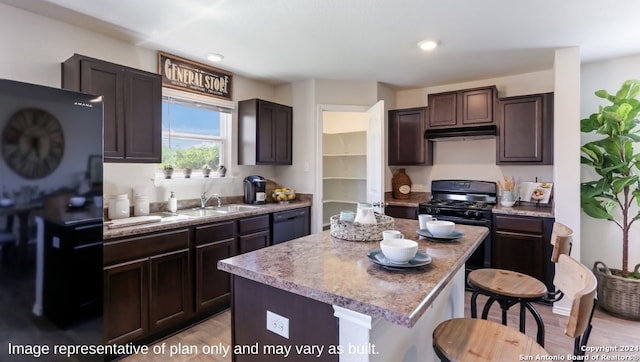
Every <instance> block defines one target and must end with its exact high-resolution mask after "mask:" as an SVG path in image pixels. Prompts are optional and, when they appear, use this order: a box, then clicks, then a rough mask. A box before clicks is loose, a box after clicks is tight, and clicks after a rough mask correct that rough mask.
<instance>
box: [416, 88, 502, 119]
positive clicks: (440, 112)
mask: <svg viewBox="0 0 640 362" xmlns="http://www.w3.org/2000/svg"><path fill="white" fill-rule="evenodd" d="M497 94H498V91H497V90H496V87H495V86H491V87H483V88H474V89H465V90H459V91H455V92H445V93H435V94H429V96H428V103H429V122H428V126H427V128H455V127H473V126H485V125H491V124H495V120H494V117H493V111H494V109H495V104H496V101H497V98H496V97H497Z"/></svg>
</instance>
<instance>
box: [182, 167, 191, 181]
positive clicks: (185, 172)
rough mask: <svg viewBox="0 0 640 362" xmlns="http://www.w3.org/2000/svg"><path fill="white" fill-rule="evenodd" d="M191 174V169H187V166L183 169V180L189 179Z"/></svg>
mask: <svg viewBox="0 0 640 362" xmlns="http://www.w3.org/2000/svg"><path fill="white" fill-rule="evenodd" d="M191 172H192V169H191V167H189V166H187V167H185V168H184V177H185V178H191Z"/></svg>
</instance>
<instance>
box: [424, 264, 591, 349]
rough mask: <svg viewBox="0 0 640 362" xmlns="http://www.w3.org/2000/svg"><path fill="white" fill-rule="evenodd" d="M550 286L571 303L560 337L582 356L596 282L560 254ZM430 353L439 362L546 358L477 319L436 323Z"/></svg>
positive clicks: (527, 340) (508, 331)
mask: <svg viewBox="0 0 640 362" xmlns="http://www.w3.org/2000/svg"><path fill="white" fill-rule="evenodd" d="M553 284H554V285H555V286H556V287H557V288H558V289H559V290H561V291H562V292H563V293H564V294H565V295H566V296H567V297H568V298H570V299H571V310H570V312H569V318H567V323H566V325H565V330H564V334H565V335H567V336H568V337H571V338H573V339H574V347H573V354H574V355H575V356H584V353H585V348H584V346H586V345H587V341H588V339H589V334H590V333H591V319H592V317H593V309H594V307H595V297H596V289H597V286H598V281H597V280H596V277H595V275H593V272H592V271H591V270H590V269H589V268H587V267H586V266H585V265H584V264H582V263H580V262H579V261H577V260H575V259H573V258H572V257H570V256H568V255H566V254H561V255H558V262H557V273H556V275H555V277H554V279H553ZM433 349H434V350H435V352H436V355H437V356H438V357H439V358H440V359H441V360H443V361H472V362H478V361H480V362H482V361H487V362H489V361H520V360H523V358H524V357H527V356H528V357H531V359H540V357H539V356H549V353H548V352H546V351H545V350H544V347H543V346H542V344H540V343H536V340H534V339H533V338H531V337H530V336H528V335H526V334H524V333H521V332H520V331H518V330H517V329H515V328H511V327H508V326H506V325H503V324H499V323H496V322H493V321H488V320H486V319H478V318H456V319H450V320H447V321H444V322H442V323H440V324H439V325H438V326H437V327H436V328H435V329H434V330H433ZM534 356H536V357H534ZM542 359H545V358H544V357H543V358H542ZM577 359H580V360H582V358H577Z"/></svg>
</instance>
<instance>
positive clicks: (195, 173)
mask: <svg viewBox="0 0 640 362" xmlns="http://www.w3.org/2000/svg"><path fill="white" fill-rule="evenodd" d="M209 98H210V97H205V96H199V95H193V94H190V93H185V92H180V91H175V90H173V89H167V88H165V89H164V90H163V97H162V164H160V165H158V175H157V176H159V177H162V176H160V174H162V172H163V169H164V168H165V167H167V166H169V165H170V166H172V167H173V169H174V173H173V176H172V177H173V178H183V177H185V176H186V171H187V170H189V169H190V170H191V172H192V174H191V177H192V178H196V177H202V173H203V168H205V166H208V167H209V168H210V169H211V177H215V176H217V172H216V170H218V168H219V167H220V166H221V165H227V164H228V162H227V160H228V158H227V156H228V155H230V152H229V149H230V145H229V139H230V136H229V131H230V127H231V112H232V111H233V109H234V107H233V105H232V104H231V102H228V101H222V100H215V99H209Z"/></svg>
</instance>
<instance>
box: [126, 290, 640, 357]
mask: <svg viewBox="0 0 640 362" xmlns="http://www.w3.org/2000/svg"><path fill="white" fill-rule="evenodd" d="M470 295H471V294H470V293H469V292H467V293H466V303H465V316H467V317H469V316H470V311H469V298H470ZM482 298H483V297H482V296H480V297H479V298H478V302H479V303H478V306H479V308H481V307H482V306H483V305H484V299H482ZM536 309H537V310H538V311H539V312H540V314H541V316H542V320H543V321H544V323H545V329H546V334H545V339H546V340H545V349H546V350H547V351H548V352H549V353H550V354H552V355H562V356H565V357H566V355H567V354H570V353H571V352H572V351H573V339H571V338H569V337H567V336H565V335H564V325H565V324H566V321H567V319H566V317H564V316H560V315H557V314H553V313H552V311H551V307H550V306H547V305H542V304H536ZM499 311H500V309H499V307H498V306H497V305H495V306H494V307H493V308H492V311H491V314H490V315H489V319H492V320H496V321H500V313H499ZM517 311H518V308H517V307H514V309H513V310H512V311H511V312H510V313H509V317H508V322H507V323H508V324H509V325H510V326H513V327H514V328H517V326H518V320H517V318H518V313H517ZM527 327H528V328H527V334H528V335H531V336H532V337H533V338H535V333H536V331H535V322H534V321H533V318H531V317H528V318H527ZM162 343H165V346H167V347H166V348H167V353H166V354H165V357H166V359H167V360H168V359H169V358H170V357H169V354H168V353H169V351H168V348H169V346H178V345H182V346H192V345H194V346H197V348H198V350H199V351H202V348H203V347H204V346H205V345H208V346H220V345H222V346H226V347H228V346H229V345H230V343H231V313H230V312H229V311H225V312H223V313H220V314H218V315H216V316H213V317H211V318H209V319H207V320H205V321H203V322H202V323H199V324H198V325H195V326H193V327H191V328H189V329H187V330H184V331H182V332H180V333H178V334H175V335H173V336H171V337H168V338H167V339H165V340H162V341H159V342H158V343H157V344H156V345H155V346H156V348H160V347H161V345H162ZM587 345H588V346H593V347H611V346H635V347H639V346H640V322H634V321H628V320H624V319H618V318H615V317H612V316H610V315H609V314H606V313H604V312H602V311H601V310H597V309H596V311H595V314H594V317H593V330H592V332H591V337H590V338H589V343H588V344H587ZM151 348H152V347H150V350H151ZM185 352H187V351H185ZM597 354H598V355H599V356H601V355H606V356H611V353H610V354H607V353H597ZM615 354H620V355H634V356H640V353H633V354H629V353H626V354H625V353H615ZM161 359H162V360H164V358H161V357H159V356H158V355H152V354H149V355H146V356H129V357H127V358H125V359H124V361H126V362H138V361H141V362H146V361H158V360H161ZM171 360H172V361H190V362H194V361H214V362H218V361H220V362H229V361H231V355H230V354H228V355H227V356H226V357H223V356H221V355H219V354H210V355H206V356H205V355H203V354H202V353H200V354H197V355H196V354H186V353H185V354H183V355H174V356H172V357H171ZM599 360H602V358H599Z"/></svg>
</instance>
